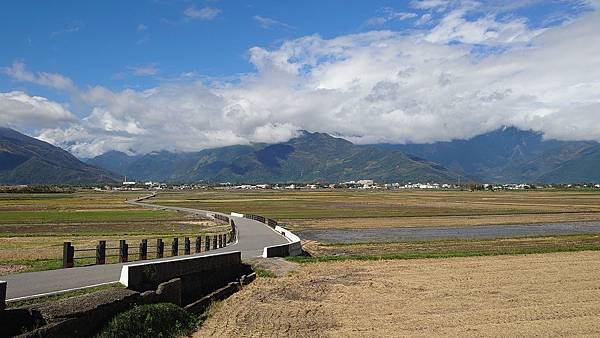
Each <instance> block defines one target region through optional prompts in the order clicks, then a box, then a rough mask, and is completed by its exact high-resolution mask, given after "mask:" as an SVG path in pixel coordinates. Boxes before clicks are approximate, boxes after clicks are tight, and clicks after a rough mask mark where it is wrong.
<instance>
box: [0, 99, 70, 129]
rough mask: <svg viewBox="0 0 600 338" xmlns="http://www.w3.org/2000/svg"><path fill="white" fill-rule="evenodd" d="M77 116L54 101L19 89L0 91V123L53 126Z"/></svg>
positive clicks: (23, 125) (41, 126)
mask: <svg viewBox="0 0 600 338" xmlns="http://www.w3.org/2000/svg"><path fill="white" fill-rule="evenodd" d="M76 121H77V118H76V117H75V116H74V115H73V114H72V113H71V112H69V111H68V110H67V109H66V108H64V107H63V106H62V105H60V104H59V103H56V102H52V101H49V100H47V99H45V98H43V97H39V96H29V95H27V94H25V93H23V92H20V91H12V92H8V93H0V125H1V126H14V127H17V128H18V127H28V128H30V127H33V128H43V127H55V126H56V125H57V124H59V123H63V122H76Z"/></svg>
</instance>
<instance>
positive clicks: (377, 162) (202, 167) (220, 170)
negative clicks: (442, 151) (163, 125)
mask: <svg viewBox="0 0 600 338" xmlns="http://www.w3.org/2000/svg"><path fill="white" fill-rule="evenodd" d="M122 155H123V154H122V153H121V154H107V156H109V157H110V156H114V157H115V161H116V160H118V159H119V158H120V161H121V162H120V163H124V162H125V161H123V159H122ZM107 156H103V157H102V158H100V159H99V158H94V159H90V160H88V163H92V164H96V165H103V163H105V162H106V161H107ZM130 160H131V163H129V164H128V165H127V166H126V167H125V168H124V169H122V170H121V171H120V172H119V173H121V174H123V175H127V176H128V177H131V178H134V179H138V180H158V181H169V182H193V181H199V180H206V181H213V182H215V181H229V182H312V181H326V182H339V181H347V180H356V179H364V178H369V179H375V180H378V181H385V182H396V181H398V182H406V181H438V182H449V181H452V182H453V181H455V180H456V174H455V173H452V172H450V171H448V170H447V169H446V168H444V167H442V166H439V165H435V164H433V163H429V162H426V161H420V160H415V159H411V158H410V157H408V156H407V155H405V154H403V153H402V152H400V151H396V150H384V149H379V148H377V147H366V146H357V145H354V144H352V143H351V142H349V141H347V140H344V139H341V138H335V137H332V136H330V135H328V134H320V133H309V132H303V133H302V135H300V136H299V137H296V138H294V139H291V140H289V141H288V142H284V143H278V144H270V145H269V144H253V145H241V146H230V147H222V148H215V149H207V150H203V151H200V152H194V153H171V152H165V151H163V152H156V153H150V154H146V155H142V156H135V158H134V159H130ZM104 166H105V168H108V167H107V166H106V165H104ZM113 169H114V167H113Z"/></svg>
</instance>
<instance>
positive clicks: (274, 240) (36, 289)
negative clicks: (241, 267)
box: [0, 201, 288, 300]
mask: <svg viewBox="0 0 600 338" xmlns="http://www.w3.org/2000/svg"><path fill="white" fill-rule="evenodd" d="M128 203H129V204H132V205H137V206H142V207H146V208H154V209H164V210H174V211H181V212H189V213H194V214H199V215H203V216H207V215H208V214H215V212H212V211H206V210H198V209H191V208H179V207H172V206H161V205H156V204H150V203H144V202H141V201H128ZM226 216H228V217H230V218H232V219H233V220H234V222H235V224H236V226H237V231H238V237H237V242H236V243H232V244H229V245H228V246H227V247H224V248H220V249H215V250H210V251H208V252H202V253H199V254H195V255H191V256H204V255H212V254H216V253H224V252H233V251H240V252H241V253H242V258H251V257H260V256H261V255H262V253H263V248H264V247H266V246H271V245H279V244H286V243H288V240H287V239H286V238H285V237H283V236H282V235H280V234H279V233H277V232H276V231H274V230H272V229H271V228H269V227H268V226H266V225H265V224H263V223H260V222H258V221H254V220H250V219H246V218H242V217H235V216H229V215H226ZM178 258H181V256H179V257H178ZM169 259H173V258H171V257H169V258H162V259H154V260H147V261H145V262H148V261H160V260H169ZM132 263H139V262H130V263H120V264H106V265H92V266H85V267H75V268H70V269H59V270H49V271H39V272H26V273H20V274H15V275H7V276H0V280H4V281H6V282H7V283H8V284H7V290H6V299H7V300H16V299H22V298H30V297H34V296H40V295H45V294H52V293H57V292H63V291H68V290H74V289H80V288H86V287H91V286H97V285H102V284H109V283H114V282H118V281H119V277H120V273H121V267H122V266H123V265H126V264H132Z"/></svg>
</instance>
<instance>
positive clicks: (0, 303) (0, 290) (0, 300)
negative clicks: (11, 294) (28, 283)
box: [0, 281, 6, 311]
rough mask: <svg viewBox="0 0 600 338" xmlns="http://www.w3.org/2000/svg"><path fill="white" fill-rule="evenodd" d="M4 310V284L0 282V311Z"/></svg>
mask: <svg viewBox="0 0 600 338" xmlns="http://www.w3.org/2000/svg"><path fill="white" fill-rule="evenodd" d="M5 308H6V282H5V281H0V311H2V310H4V309H5Z"/></svg>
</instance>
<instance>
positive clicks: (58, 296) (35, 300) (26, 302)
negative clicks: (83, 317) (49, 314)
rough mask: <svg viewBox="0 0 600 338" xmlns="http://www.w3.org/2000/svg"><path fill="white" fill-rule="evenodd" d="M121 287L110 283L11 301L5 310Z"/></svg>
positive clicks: (121, 286) (118, 284)
mask: <svg viewBox="0 0 600 338" xmlns="http://www.w3.org/2000/svg"><path fill="white" fill-rule="evenodd" d="M123 287H124V286H123V285H121V284H120V283H112V284H106V285H100V286H95V287H91V288H85V289H79V290H73V291H69V292H64V293H58V294H54V295H49V296H42V297H36V298H29V299H23V300H16V301H12V302H11V301H9V302H7V304H6V305H7V308H9V309H13V308H18V307H23V306H30V305H37V304H43V303H46V302H51V301H57V300H61V299H67V298H71V297H76V296H82V295H87V294H89V293H93V292H98V291H102V290H107V289H114V288H123Z"/></svg>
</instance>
